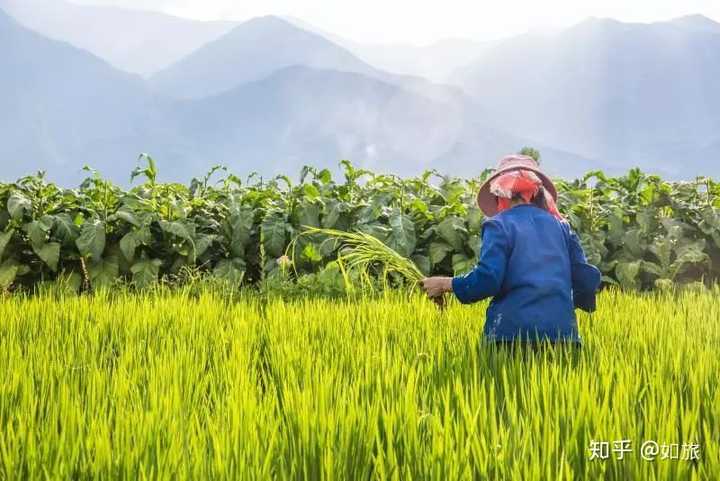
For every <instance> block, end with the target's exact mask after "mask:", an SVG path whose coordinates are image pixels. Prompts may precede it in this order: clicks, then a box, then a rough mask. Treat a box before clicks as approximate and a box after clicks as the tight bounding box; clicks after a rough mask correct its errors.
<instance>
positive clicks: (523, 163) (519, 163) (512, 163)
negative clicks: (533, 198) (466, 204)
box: [477, 154, 557, 217]
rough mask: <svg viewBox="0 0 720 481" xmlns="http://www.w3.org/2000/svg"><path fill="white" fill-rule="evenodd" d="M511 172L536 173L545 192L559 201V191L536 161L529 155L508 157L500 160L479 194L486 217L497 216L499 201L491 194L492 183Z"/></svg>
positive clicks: (478, 197)
mask: <svg viewBox="0 0 720 481" xmlns="http://www.w3.org/2000/svg"><path fill="white" fill-rule="evenodd" d="M511 170H530V171H532V172H535V173H536V174H537V176H538V177H540V180H542V183H543V186H544V187H545V191H546V192H547V193H549V194H550V195H551V196H552V198H553V200H555V201H557V189H555V185H554V184H553V182H552V180H550V178H549V177H548V176H547V175H545V174H544V173H543V171H542V170H540V166H539V165H538V163H537V161H536V160H535V159H533V158H532V157H530V156H527V155H519V154H513V155H508V156H505V157H503V158H502V160H500V163H499V164H498V166H497V168H496V169H495V172H493V174H492V175H491V176H490V177H489V178H488V179H487V180H486V181H485V183H483V185H482V186H481V187H480V192H478V195H477V205H478V207H480V210H482V211H483V213H484V214H485V215H486V216H488V217H492V216H494V215H495V214H497V201H496V198H495V195H494V194H492V193H490V183H491V182H492V181H493V180H495V179H496V178H497V177H498V176H500V175H502V174H504V173H506V172H509V171H511Z"/></svg>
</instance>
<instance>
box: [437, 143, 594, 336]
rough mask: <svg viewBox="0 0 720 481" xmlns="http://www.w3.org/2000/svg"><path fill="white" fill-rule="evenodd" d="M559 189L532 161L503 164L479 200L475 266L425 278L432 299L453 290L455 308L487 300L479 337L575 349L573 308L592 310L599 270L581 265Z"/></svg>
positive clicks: (519, 159)
mask: <svg viewBox="0 0 720 481" xmlns="http://www.w3.org/2000/svg"><path fill="white" fill-rule="evenodd" d="M556 200H557V191H556V189H555V186H554V185H553V183H552V181H551V180H550V179H549V178H548V177H547V176H546V175H545V174H544V173H543V172H542V171H541V170H540V169H539V166H538V164H537V162H536V161H535V160H534V159H533V158H532V157H528V156H524V155H511V156H507V157H505V158H503V159H502V160H501V162H500V165H499V166H498V168H497V169H496V171H495V172H494V173H493V175H492V176H491V177H490V178H489V179H488V180H487V181H486V182H485V183H484V184H483V186H482V187H481V189H480V192H479V194H478V206H479V207H480V208H481V209H482V210H483V212H484V213H485V215H486V216H487V219H486V220H485V221H484V223H483V226H482V246H481V249H480V259H479V262H478V264H477V266H476V267H475V268H474V269H473V270H472V271H471V272H468V273H467V274H465V275H462V276H458V277H454V278H451V277H430V278H426V279H424V280H423V288H424V289H425V291H426V292H427V294H428V295H429V296H430V297H437V296H441V295H442V294H444V293H445V292H452V293H453V294H454V295H455V296H456V297H457V299H458V300H459V301H460V302H461V303H465V304H466V303H472V302H477V301H480V300H482V299H486V298H489V297H492V301H491V302H490V306H489V307H488V309H487V314H486V320H485V327H484V336H485V338H486V339H487V340H489V341H495V342H497V343H500V344H504V343H514V342H516V341H521V342H523V341H524V342H530V343H536V342H537V341H550V342H552V343H557V342H569V343H573V345H580V343H581V337H580V334H579V332H578V326H577V319H576V316H575V309H576V308H579V309H582V310H585V311H588V312H592V311H594V310H595V293H596V291H597V289H598V288H599V286H600V271H599V270H598V269H597V268H596V267H595V266H592V265H590V264H588V262H587V260H586V259H585V254H584V252H583V249H582V247H581V245H580V242H579V239H578V236H577V235H576V234H575V233H574V232H573V231H572V229H571V228H570V225H569V224H568V222H567V221H566V220H565V219H564V218H563V217H562V216H561V215H560V213H559V212H558V210H557V207H556V204H555V202H556Z"/></svg>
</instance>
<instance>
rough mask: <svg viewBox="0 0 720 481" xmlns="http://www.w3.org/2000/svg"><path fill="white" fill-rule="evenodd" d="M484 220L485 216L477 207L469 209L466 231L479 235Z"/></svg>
mask: <svg viewBox="0 0 720 481" xmlns="http://www.w3.org/2000/svg"><path fill="white" fill-rule="evenodd" d="M484 220H485V216H484V215H483V213H482V211H481V210H480V208H478V207H475V206H473V207H471V208H469V209H468V214H467V222H468V230H469V231H470V232H473V233H480V231H481V230H482V223H483V221H484Z"/></svg>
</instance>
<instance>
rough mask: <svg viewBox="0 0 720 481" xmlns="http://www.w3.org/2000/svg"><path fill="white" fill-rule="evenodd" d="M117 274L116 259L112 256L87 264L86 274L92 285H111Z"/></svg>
mask: <svg viewBox="0 0 720 481" xmlns="http://www.w3.org/2000/svg"><path fill="white" fill-rule="evenodd" d="M118 275H119V267H118V261H117V259H115V258H114V257H112V256H108V257H106V258H105V259H101V260H99V261H94V262H90V263H89V264H88V276H89V277H90V285H91V286H92V287H101V286H110V285H113V284H114V283H115V282H116V281H117V279H118Z"/></svg>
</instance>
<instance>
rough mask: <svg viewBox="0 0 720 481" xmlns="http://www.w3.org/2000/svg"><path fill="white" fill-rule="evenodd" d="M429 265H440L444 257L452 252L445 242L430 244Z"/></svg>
mask: <svg viewBox="0 0 720 481" xmlns="http://www.w3.org/2000/svg"><path fill="white" fill-rule="evenodd" d="M429 251H430V263H431V264H432V265H433V266H436V265H438V264H440V263H441V262H442V261H443V260H444V259H445V257H446V256H447V255H448V254H449V253H450V252H452V251H453V248H452V247H451V246H449V245H448V244H446V243H445V242H442V241H440V242H431V243H430V248H429Z"/></svg>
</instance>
